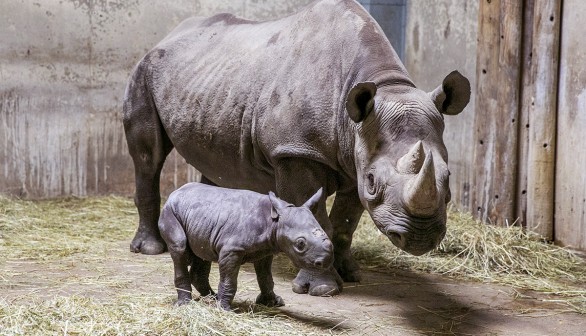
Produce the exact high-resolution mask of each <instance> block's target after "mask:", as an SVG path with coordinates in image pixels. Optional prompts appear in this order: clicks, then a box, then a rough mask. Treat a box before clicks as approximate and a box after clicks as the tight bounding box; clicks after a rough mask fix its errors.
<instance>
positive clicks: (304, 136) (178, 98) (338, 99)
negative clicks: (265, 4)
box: [124, 0, 470, 295]
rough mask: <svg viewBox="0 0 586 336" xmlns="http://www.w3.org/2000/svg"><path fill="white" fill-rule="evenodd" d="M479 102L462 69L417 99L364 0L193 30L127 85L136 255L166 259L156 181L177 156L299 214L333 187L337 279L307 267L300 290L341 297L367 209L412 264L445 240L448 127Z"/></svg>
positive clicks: (175, 35)
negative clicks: (271, 195) (272, 195)
mask: <svg viewBox="0 0 586 336" xmlns="http://www.w3.org/2000/svg"><path fill="white" fill-rule="evenodd" d="M431 66H433V64H432V65H431ZM469 99H470V84H469V82H468V80H467V79H466V78H465V77H463V76H462V75H460V74H459V73H458V72H457V71H454V72H452V73H450V74H449V75H448V76H447V77H446V78H445V79H444V81H443V83H442V84H441V85H440V86H439V87H438V88H437V89H435V90H434V91H433V92H430V93H426V92H423V91H421V90H419V89H417V88H416V87H415V85H414V84H413V82H412V81H411V80H410V79H409V77H408V74H407V71H406V70H405V68H404V66H403V65H402V63H401V61H400V60H399V58H398V57H397V54H396V53H395V51H394V50H393V48H392V47H391V45H390V43H389V42H388V40H387V38H386V37H385V35H384V33H383V32H382V30H381V28H380V27H379V26H378V25H377V24H376V22H375V21H374V20H373V19H372V17H370V16H369V14H368V13H367V12H366V11H364V9H363V8H362V7H361V6H360V5H359V4H358V3H357V2H355V1H353V0H323V1H316V2H314V3H312V4H310V5H308V6H307V7H305V8H304V9H302V10H301V11H299V12H298V13H296V14H293V15H291V16H288V17H285V18H282V19H279V20H275V21H267V22H253V21H247V20H243V19H239V18H236V17H234V16H233V15H230V14H220V15H216V16H214V17H211V18H192V19H189V20H187V21H185V22H183V23H181V24H180V25H179V26H178V27H177V28H176V29H175V30H174V31H173V32H171V33H170V34H169V35H168V36H167V37H166V38H165V39H163V40H162V41H161V42H160V43H159V44H158V45H157V46H156V47H155V48H154V49H153V50H151V51H150V52H149V53H148V54H147V55H146V56H145V57H144V58H143V59H142V60H141V61H140V62H139V64H138V65H137V66H136V68H135V70H134V73H133V74H132V76H131V78H130V80H129V83H128V87H127V92H126V97H125V102H124V126H125V131H126V137H127V141H128V147H129V150H130V154H131V156H132V158H133V160H134V165H135V171H136V198H135V201H136V205H137V207H138V211H139V216H140V222H139V227H138V231H137V233H136V236H135V238H134V240H133V241H132V243H131V250H132V251H135V252H142V253H145V254H156V253H161V252H163V251H164V249H165V244H164V242H163V241H162V240H161V238H160V236H159V232H158V230H157V225H156V223H157V218H158V209H159V202H160V196H159V175H160V171H161V168H162V167H163V162H164V160H165V157H166V156H167V154H168V153H169V152H170V151H171V149H172V148H176V149H177V151H178V152H179V153H180V154H181V155H182V156H183V157H184V158H185V159H186V160H187V162H189V163H190V164H191V165H193V166H194V167H195V168H197V169H198V170H199V171H200V172H201V173H202V174H203V178H202V181H203V182H204V183H209V184H216V185H219V186H224V187H230V188H238V189H250V190H254V191H257V192H261V193H267V192H268V191H269V190H275V191H276V193H277V195H279V197H281V198H282V199H284V200H286V201H288V202H291V203H293V204H296V205H299V204H301V203H303V201H304V200H306V199H307V198H308V197H309V196H310V195H311V194H312V193H313V191H315V190H316V189H319V188H320V187H322V188H324V196H323V197H322V199H321V200H320V202H319V204H318V205H317V213H316V218H317V220H318V221H319V223H320V224H321V226H322V227H323V229H324V230H325V231H326V233H327V234H328V236H330V237H331V239H332V242H333V244H334V252H335V261H334V268H335V269H334V268H331V269H329V270H327V271H325V272H324V273H323V274H320V275H310V274H309V273H308V272H307V271H306V270H304V269H301V270H300V272H299V274H298V276H297V278H296V279H295V280H294V282H293V289H294V291H295V292H297V293H307V292H309V293H310V294H311V295H322V294H325V293H336V292H338V291H340V290H341V289H342V286H341V284H340V283H339V282H338V281H337V279H338V276H337V274H336V271H337V272H338V273H339V274H340V275H341V277H342V278H343V279H344V280H346V281H357V280H359V272H358V265H357V264H356V262H355V261H354V260H353V259H352V257H351V255H350V244H351V242H352V234H353V232H354V230H355V229H356V225H357V223H358V220H359V218H360V215H361V213H362V212H363V211H364V209H366V210H367V211H368V212H369V214H370V216H371V217H372V219H373V221H374V223H375V224H376V225H377V227H378V228H379V229H380V231H381V232H383V233H384V234H385V235H387V236H388V238H389V239H390V240H391V242H392V243H393V244H395V245H396V246H398V247H399V248H401V249H403V250H405V251H407V252H409V253H412V254H414V255H421V254H423V253H425V252H427V251H430V250H431V249H433V248H434V247H435V246H437V244H438V243H439V242H440V241H441V240H442V238H443V236H444V234H445V230H446V203H447V202H448V201H449V200H450V190H449V186H448V175H449V171H448V167H447V159H448V154H447V151H446V147H445V145H444V143H443V140H442V134H443V131H444V121H443V115H444V114H449V115H455V114H458V113H460V112H461V111H462V110H463V109H464V107H465V106H466V105H467V104H468V101H469ZM333 193H336V198H335V201H334V204H333V207H332V209H331V212H330V214H329V216H328V214H327V212H326V206H325V199H326V196H327V195H331V194H333Z"/></svg>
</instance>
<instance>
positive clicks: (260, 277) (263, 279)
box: [254, 255, 285, 307]
mask: <svg viewBox="0 0 586 336" xmlns="http://www.w3.org/2000/svg"><path fill="white" fill-rule="evenodd" d="M272 264H273V256H272V255H270V256H268V257H265V258H262V259H260V260H257V261H255V262H254V271H255V272H256V281H257V282H258V287H259V288H260V294H259V295H258V296H257V297H256V303H257V304H261V305H265V306H267V307H281V306H284V305H285V302H284V301H283V298H281V297H280V296H278V295H276V294H275V292H274V291H273V290H274V288H275V283H274V282H273V274H272V271H271V266H272Z"/></svg>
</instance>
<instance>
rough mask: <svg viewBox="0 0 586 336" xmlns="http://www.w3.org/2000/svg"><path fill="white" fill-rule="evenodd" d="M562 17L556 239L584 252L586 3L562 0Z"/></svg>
mask: <svg viewBox="0 0 586 336" xmlns="http://www.w3.org/2000/svg"><path fill="white" fill-rule="evenodd" d="M562 16H563V19H562V29H561V30H562V34H561V49H560V51H561V52H560V72H559V94H558V99H559V102H558V125H557V129H558V132H557V144H558V146H557V154H556V170H555V177H556V178H555V197H556V200H555V239H556V241H558V242H559V243H561V244H562V245H567V246H571V247H574V248H577V249H581V250H586V215H585V213H586V150H585V149H584V148H585V144H586V45H585V44H584V36H586V24H585V22H584V20H585V18H586V2H585V1H583V0H564V1H563V14H562Z"/></svg>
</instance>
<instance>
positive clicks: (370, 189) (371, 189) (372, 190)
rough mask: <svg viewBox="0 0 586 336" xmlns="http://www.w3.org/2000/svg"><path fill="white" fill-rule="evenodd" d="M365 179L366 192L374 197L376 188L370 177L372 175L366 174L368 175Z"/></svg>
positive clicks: (372, 176) (372, 178)
mask: <svg viewBox="0 0 586 336" xmlns="http://www.w3.org/2000/svg"><path fill="white" fill-rule="evenodd" d="M366 179H367V183H368V185H367V191H368V193H369V194H371V195H374V193H375V191H376V188H375V185H374V175H372V173H368V175H366Z"/></svg>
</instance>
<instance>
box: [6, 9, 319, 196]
mask: <svg viewBox="0 0 586 336" xmlns="http://www.w3.org/2000/svg"><path fill="white" fill-rule="evenodd" d="M309 2H310V0H270V1H269V0H242V1H236V0H174V1H156V0H108V1H106V0H44V1H35V0H21V1H2V2H1V3H0V41H2V42H1V44H0V193H8V194H16V195H19V196H23V197H26V196H28V197H53V196H60V195H80V196H83V195H88V194H105V193H122V194H132V193H133V191H134V176H133V175H134V173H133V166H132V162H131V160H130V157H129V156H128V153H127V147H126V140H125V138H124V132H123V129H122V123H121V104H122V98H123V94H124V88H125V84H126V80H127V77H128V75H129V72H130V70H131V69H132V67H133V66H134V64H136V62H137V61H138V60H139V59H140V58H141V57H142V55H143V54H144V53H145V52H146V51H147V50H149V49H150V48H151V47H152V46H154V45H155V44H156V43H157V42H158V41H159V40H160V39H161V38H162V37H164V36H165V35H166V34H167V33H168V32H169V31H170V30H171V29H172V28H173V27H174V26H175V25H176V24H177V23H179V22H180V21H182V20H183V19H184V18H186V17H189V16H193V15H201V16H208V15H212V14H214V13H218V12H231V13H234V14H237V15H240V16H244V17H246V18H250V19H268V18H274V17H278V16H283V15H286V14H287V13H290V12H293V11H294V10H295V9H297V8H299V7H300V6H303V5H305V4H307V3H309ZM195 175H196V171H195V170H193V169H192V168H188V167H187V165H185V163H184V162H183V160H182V159H181V158H180V157H179V156H178V155H176V154H175V153H172V154H171V155H170V156H169V158H168V160H167V163H166V166H165V168H164V171H163V184H162V189H163V192H164V193H168V192H169V191H171V190H172V189H174V188H175V187H176V186H178V185H181V184H183V183H184V182H185V181H187V180H193V179H194V178H196V176H195Z"/></svg>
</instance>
